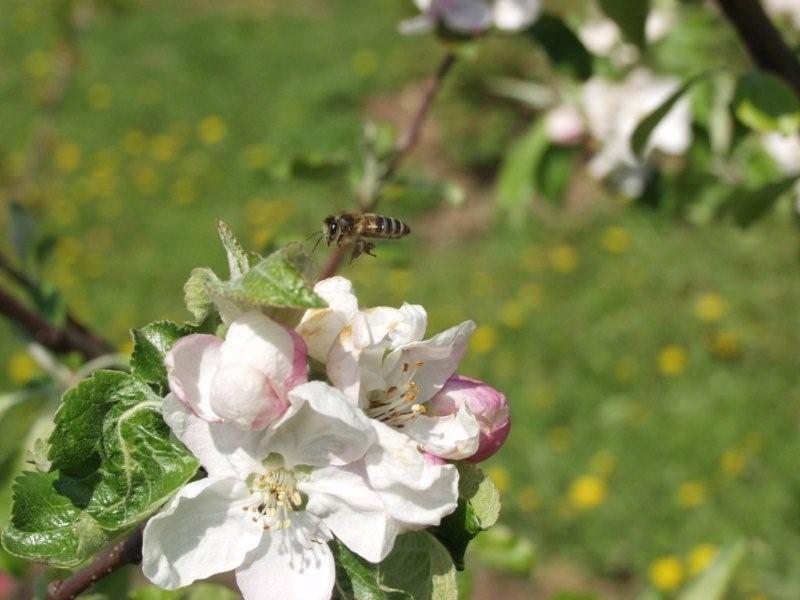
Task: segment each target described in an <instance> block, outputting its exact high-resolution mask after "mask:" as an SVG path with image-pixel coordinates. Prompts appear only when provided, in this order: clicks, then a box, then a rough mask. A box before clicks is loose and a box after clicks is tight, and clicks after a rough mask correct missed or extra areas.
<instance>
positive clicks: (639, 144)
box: [631, 72, 710, 157]
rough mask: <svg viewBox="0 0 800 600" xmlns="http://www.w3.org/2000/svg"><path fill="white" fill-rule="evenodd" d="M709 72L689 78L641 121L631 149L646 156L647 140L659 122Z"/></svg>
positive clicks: (632, 139)
mask: <svg viewBox="0 0 800 600" xmlns="http://www.w3.org/2000/svg"><path fill="white" fill-rule="evenodd" d="M709 74H710V73H709V72H703V73H698V74H697V75H694V76H692V77H690V78H689V79H687V80H686V81H685V82H684V83H683V85H682V86H680V87H679V88H678V89H677V90H675V91H674V92H673V93H672V94H671V95H670V96H669V97H668V98H667V99H666V100H664V101H663V102H662V103H661V104H660V105H659V106H658V107H656V109H655V110H653V111H652V112H651V113H650V114H649V115H647V116H646V117H645V118H644V119H642V120H641V121H640V122H639V124H638V125H637V126H636V129H635V130H634V132H633V135H632V136H631V150H633V153H634V154H635V155H636V156H638V157H642V156H644V152H645V149H646V148H647V142H648V141H650V136H651V135H652V134H653V131H655V129H656V127H658V125H659V123H661V121H662V120H664V118H665V117H666V116H667V115H668V114H669V112H670V111H671V110H672V109H673V107H674V106H675V105H676V104H677V103H678V100H680V99H681V97H683V95H684V94H685V93H686V92H687V91H689V88H691V87H692V86H693V85H694V84H695V83H697V82H698V81H700V80H701V79H703V78H705V77H707V76H708V75H709Z"/></svg>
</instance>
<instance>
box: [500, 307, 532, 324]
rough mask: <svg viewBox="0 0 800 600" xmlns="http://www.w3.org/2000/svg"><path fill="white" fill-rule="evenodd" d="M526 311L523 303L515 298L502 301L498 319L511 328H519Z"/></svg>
mask: <svg viewBox="0 0 800 600" xmlns="http://www.w3.org/2000/svg"><path fill="white" fill-rule="evenodd" d="M526 314H527V311H526V310H525V305H524V304H523V303H522V302H519V301H517V300H509V301H508V302H504V303H503V305H502V306H501V307H500V320H501V321H502V323H503V325H505V326H506V327H509V328H511V329H519V328H520V327H522V326H523V325H524V324H525V316H526Z"/></svg>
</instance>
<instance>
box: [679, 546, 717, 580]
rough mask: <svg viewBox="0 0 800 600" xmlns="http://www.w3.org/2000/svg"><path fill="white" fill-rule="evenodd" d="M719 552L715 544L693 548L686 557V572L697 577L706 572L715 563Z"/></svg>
mask: <svg viewBox="0 0 800 600" xmlns="http://www.w3.org/2000/svg"><path fill="white" fill-rule="evenodd" d="M718 552H719V550H718V548H717V547H716V546H714V545H713V544H700V545H699V546H695V547H694V548H692V551H691V552H689V556H687V557H686V565H687V569H686V570H687V571H688V572H689V575H691V576H692V577H695V576H697V575H699V574H700V573H702V572H703V571H705V570H706V569H707V568H708V567H709V566H711V563H712V562H714V559H715V558H716V557H717V553H718Z"/></svg>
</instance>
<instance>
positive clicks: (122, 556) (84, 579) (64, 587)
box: [45, 525, 144, 600]
mask: <svg viewBox="0 0 800 600" xmlns="http://www.w3.org/2000/svg"><path fill="white" fill-rule="evenodd" d="M143 531H144V525H140V526H139V527H137V529H136V531H134V532H133V533H132V534H131V535H129V536H128V537H127V538H125V539H124V540H122V541H121V542H119V543H117V544H115V545H114V546H112V547H111V548H109V549H108V550H107V551H106V552H104V553H103V554H101V555H100V556H99V557H98V558H97V559H96V560H95V561H94V562H93V563H92V564H90V565H89V566H88V567H86V568H85V569H82V570H80V571H78V572H77V573H75V574H74V575H72V576H70V577H68V578H67V579H63V580H59V581H53V582H52V583H51V584H50V585H49V586H48V587H47V596H45V600H72V599H73V598H76V597H77V596H78V594H81V593H82V592H85V591H86V590H87V589H89V588H90V587H91V586H92V584H94V583H95V582H96V581H97V580H98V579H102V578H103V577H106V576H107V575H110V574H111V573H113V572H114V571H116V570H118V569H121V568H122V567H124V566H125V565H127V564H129V563H139V562H141V561H142V532H143Z"/></svg>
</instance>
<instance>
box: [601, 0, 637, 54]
mask: <svg viewBox="0 0 800 600" xmlns="http://www.w3.org/2000/svg"><path fill="white" fill-rule="evenodd" d="M598 1H599V3H600V8H601V9H602V10H603V12H604V13H606V16H607V17H608V18H609V19H611V20H612V21H614V22H615V23H616V24H617V25H618V26H619V28H620V30H621V31H622V35H623V37H624V38H625V39H626V40H628V41H629V42H630V43H632V44H634V45H635V46H637V47H638V48H640V49H642V50H643V49H644V47H645V45H646V44H647V36H646V35H645V26H646V24H647V14H648V13H649V12H650V0H598Z"/></svg>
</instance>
